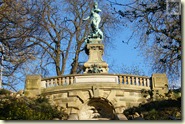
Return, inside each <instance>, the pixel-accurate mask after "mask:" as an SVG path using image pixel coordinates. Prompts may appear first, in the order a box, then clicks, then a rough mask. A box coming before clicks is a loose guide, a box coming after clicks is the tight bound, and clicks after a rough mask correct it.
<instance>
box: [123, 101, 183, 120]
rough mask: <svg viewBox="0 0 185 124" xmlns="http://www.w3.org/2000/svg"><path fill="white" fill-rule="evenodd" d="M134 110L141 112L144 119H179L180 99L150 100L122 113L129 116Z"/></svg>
mask: <svg viewBox="0 0 185 124" xmlns="http://www.w3.org/2000/svg"><path fill="white" fill-rule="evenodd" d="M135 112H137V113H139V114H142V116H143V118H144V119H145V120H170V118H169V117H174V118H177V119H181V99H180V98H179V99H178V100H161V101H152V102H149V103H146V104H143V105H140V106H138V107H132V108H128V109H126V110H125V111H124V114H125V116H126V117H127V118H129V117H130V116H131V115H133V114H134V113H135ZM179 113H180V115H179Z"/></svg>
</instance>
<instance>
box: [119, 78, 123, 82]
mask: <svg viewBox="0 0 185 124" xmlns="http://www.w3.org/2000/svg"><path fill="white" fill-rule="evenodd" d="M122 83H123V78H122V76H119V84H122Z"/></svg>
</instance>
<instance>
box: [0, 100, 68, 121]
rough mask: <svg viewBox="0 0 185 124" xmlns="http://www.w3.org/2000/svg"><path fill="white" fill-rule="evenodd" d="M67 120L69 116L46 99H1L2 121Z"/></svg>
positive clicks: (0, 115)
mask: <svg viewBox="0 0 185 124" xmlns="http://www.w3.org/2000/svg"><path fill="white" fill-rule="evenodd" d="M54 118H59V119H66V118H67V114H65V113H64V112H60V111H58V110H57V109H56V108H53V107H52V106H51V105H50V104H49V102H48V100H47V99H46V98H37V99H31V98H27V97H21V98H14V97H4V98H2V99H0V120H53V119H54Z"/></svg>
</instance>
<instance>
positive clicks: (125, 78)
mask: <svg viewBox="0 0 185 124" xmlns="http://www.w3.org/2000/svg"><path fill="white" fill-rule="evenodd" d="M123 80H124V82H123V84H126V82H127V77H126V76H124V77H123Z"/></svg>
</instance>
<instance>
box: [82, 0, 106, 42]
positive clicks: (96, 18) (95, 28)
mask: <svg viewBox="0 0 185 124" xmlns="http://www.w3.org/2000/svg"><path fill="white" fill-rule="evenodd" d="M99 12H101V10H100V9H98V3H97V2H95V3H94V6H93V9H92V10H91V14H90V15H89V16H88V17H87V18H85V19H83V20H84V21H85V20H88V19H91V28H92V33H91V35H90V36H89V38H100V39H103V33H102V31H101V30H100V29H99V24H100V21H101V17H100V15H99Z"/></svg>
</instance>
